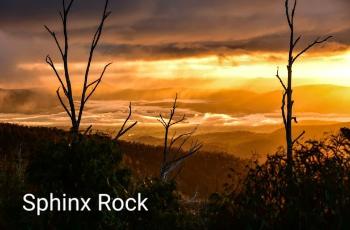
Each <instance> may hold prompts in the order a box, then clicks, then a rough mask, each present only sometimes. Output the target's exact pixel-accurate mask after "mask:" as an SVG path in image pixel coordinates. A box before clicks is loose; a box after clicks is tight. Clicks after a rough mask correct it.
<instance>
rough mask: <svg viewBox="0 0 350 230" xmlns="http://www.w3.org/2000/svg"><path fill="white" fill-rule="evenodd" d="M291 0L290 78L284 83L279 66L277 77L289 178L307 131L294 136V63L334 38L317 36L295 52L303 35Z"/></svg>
mask: <svg viewBox="0 0 350 230" xmlns="http://www.w3.org/2000/svg"><path fill="white" fill-rule="evenodd" d="M289 6H290V1H289V0H285V11H286V17H287V21H288V26H289V30H290V39H289V52H288V65H287V71H288V79H287V81H288V82H287V84H285V83H284V81H283V80H282V79H281V77H280V75H279V69H278V68H277V74H276V77H277V78H278V80H279V81H280V83H281V85H282V87H283V90H284V92H283V97H282V106H281V111H282V118H283V124H284V128H285V134H286V143H287V170H286V171H287V174H288V176H289V178H290V177H291V175H292V173H293V167H292V165H293V145H294V144H295V143H296V142H298V140H300V138H301V137H302V136H303V135H304V134H305V131H303V132H302V133H301V134H300V135H299V136H297V137H296V138H295V139H293V136H292V123H293V121H294V122H295V123H297V118H296V117H295V116H294V115H293V105H294V100H293V86H292V79H293V65H294V63H295V61H296V60H297V59H298V58H299V57H301V56H302V55H303V54H304V53H306V52H307V51H308V50H309V49H311V48H312V47H314V46H315V45H318V44H322V43H324V42H326V41H327V40H329V39H330V38H332V36H328V37H325V38H320V37H318V38H316V39H315V40H314V41H313V42H312V43H310V44H309V45H308V46H307V47H305V48H304V49H302V50H301V51H299V52H298V53H297V54H295V53H294V51H295V48H296V47H297V44H298V42H299V41H300V39H301V36H298V37H297V38H296V39H295V33H294V19H295V11H296V7H297V0H294V2H293V8H292V10H290V8H289ZM294 55H295V56H294Z"/></svg>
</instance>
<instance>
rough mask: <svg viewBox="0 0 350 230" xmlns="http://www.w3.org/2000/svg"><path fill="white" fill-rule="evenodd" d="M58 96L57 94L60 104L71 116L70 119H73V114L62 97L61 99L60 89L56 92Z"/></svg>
mask: <svg viewBox="0 0 350 230" xmlns="http://www.w3.org/2000/svg"><path fill="white" fill-rule="evenodd" d="M56 94H57V97H58V99H59V100H60V103H61V105H62V107H63V108H64V110H65V111H66V113H67V114H68V116H69V117H70V118H72V114H71V113H70V112H69V110H68V108H67V106H66V105H65V104H64V102H63V100H62V97H61V95H60V88H58V89H57V90H56Z"/></svg>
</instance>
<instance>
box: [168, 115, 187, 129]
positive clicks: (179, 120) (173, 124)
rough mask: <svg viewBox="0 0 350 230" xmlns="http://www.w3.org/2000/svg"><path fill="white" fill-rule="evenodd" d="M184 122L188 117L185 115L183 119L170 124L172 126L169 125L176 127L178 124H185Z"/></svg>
mask: <svg viewBox="0 0 350 230" xmlns="http://www.w3.org/2000/svg"><path fill="white" fill-rule="evenodd" d="M184 120H186V115H185V114H184V115H182V117H181V118H180V119H179V120H177V121H174V122H173V123H170V124H169V126H173V125H176V124H178V123H181V122H183V121H184Z"/></svg>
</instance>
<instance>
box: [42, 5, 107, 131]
mask: <svg viewBox="0 0 350 230" xmlns="http://www.w3.org/2000/svg"><path fill="white" fill-rule="evenodd" d="M108 2H109V0H106V1H105V6H104V10H103V14H102V18H101V21H100V24H99V26H98V28H97V30H96V32H95V35H94V37H93V39H92V42H91V46H90V52H89V57H88V61H87V66H86V70H85V75H84V83H83V86H82V93H81V97H80V105H79V107H77V106H76V105H75V104H74V98H75V97H74V95H73V91H72V83H71V75H70V71H69V60H68V59H69V36H68V29H67V24H68V16H69V13H70V11H71V7H72V5H73V3H74V0H70V1H69V2H68V3H67V2H66V0H62V6H63V12H62V11H60V12H59V15H60V18H61V21H62V25H63V36H64V42H63V43H64V44H63V46H62V45H61V43H60V41H59V40H58V38H57V35H56V33H55V32H53V31H52V30H51V29H50V28H49V27H48V26H45V28H46V30H47V31H48V32H49V33H50V35H51V36H52V38H53V39H54V41H55V43H56V46H57V48H58V50H59V53H60V56H61V58H62V61H63V67H64V77H62V76H61V74H60V73H59V72H58V70H57V68H56V66H55V64H54V61H53V60H52V58H51V57H50V55H47V57H46V63H47V64H49V65H50V66H51V68H52V70H53V72H54V73H55V75H56V77H57V79H58V81H59V83H60V87H59V88H58V89H57V91H56V94H57V97H58V99H59V101H60V103H61V105H62V107H63V108H64V110H65V112H66V113H67V115H68V116H69V118H70V120H71V126H72V127H71V131H72V133H73V134H74V135H75V134H78V133H79V128H80V122H81V119H82V117H83V112H84V108H85V104H86V103H87V101H88V100H89V99H90V98H91V96H92V95H93V94H94V92H95V91H96V89H97V87H98V86H99V84H100V83H101V81H102V78H103V76H104V74H105V72H106V70H107V68H108V66H110V65H111V63H109V64H107V65H105V67H104V68H103V71H102V73H101V75H100V77H99V78H97V79H96V80H94V81H89V75H90V67H91V62H92V59H93V56H94V51H95V49H96V47H97V45H98V42H99V40H100V38H101V34H102V30H103V27H104V23H105V21H106V19H107V18H108V16H109V15H110V14H111V12H109V11H107V8H108ZM61 89H62V91H63V94H64V96H65V98H66V99H67V101H68V105H66V103H65V102H64V100H63V98H62V96H61V92H60V91H61Z"/></svg>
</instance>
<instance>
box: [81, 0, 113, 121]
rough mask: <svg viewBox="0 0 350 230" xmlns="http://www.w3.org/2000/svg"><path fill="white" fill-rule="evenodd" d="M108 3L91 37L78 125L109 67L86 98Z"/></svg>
mask: <svg viewBox="0 0 350 230" xmlns="http://www.w3.org/2000/svg"><path fill="white" fill-rule="evenodd" d="M108 3H109V0H106V1H105V6H104V9H103V14H102V19H101V22H100V24H99V26H98V28H97V30H96V32H95V35H94V37H93V40H92V42H91V46H90V53H89V58H88V62H87V66H86V70H85V76H84V83H83V90H82V94H81V102H80V109H79V115H78V123H80V121H81V118H82V114H83V111H84V107H85V103H86V102H87V101H88V100H89V98H90V97H91V95H92V94H93V93H94V92H95V90H96V88H97V86H98V85H99V84H100V82H101V79H102V76H103V74H104V72H105V70H106V69H107V67H108V66H109V65H110V64H108V65H106V66H105V68H104V70H103V72H102V74H101V77H100V80H98V81H96V83H95V87H94V88H93V90H92V91H91V92H90V94H88V96H86V93H87V92H86V91H87V89H88V88H89V87H88V78H89V73H90V67H91V62H92V59H93V56H94V52H95V48H96V46H97V44H98V42H99V40H100V38H101V34H102V30H103V26H104V23H105V21H106V19H107V17H108V16H109V15H110V12H107V8H108Z"/></svg>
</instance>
